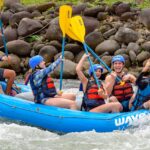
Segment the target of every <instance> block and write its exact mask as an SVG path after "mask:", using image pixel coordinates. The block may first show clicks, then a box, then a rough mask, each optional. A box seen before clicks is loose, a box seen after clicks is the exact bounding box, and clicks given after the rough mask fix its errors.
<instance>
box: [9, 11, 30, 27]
mask: <svg viewBox="0 0 150 150" xmlns="http://www.w3.org/2000/svg"><path fill="white" fill-rule="evenodd" d="M22 18H32V14H30V13H29V12H27V11H22V12H18V13H15V14H13V15H12V17H11V18H10V25H11V26H12V27H15V26H16V24H19V22H20V20H21V19H22Z"/></svg>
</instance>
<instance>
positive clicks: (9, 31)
mask: <svg viewBox="0 0 150 150" xmlns="http://www.w3.org/2000/svg"><path fill="white" fill-rule="evenodd" d="M4 35H5V38H6V41H7V42H9V41H13V40H17V37H18V36H17V30H16V29H13V28H11V27H10V26H8V27H7V28H6V29H5V30H4ZM1 46H3V40H2V35H1V34H0V47H1Z"/></svg>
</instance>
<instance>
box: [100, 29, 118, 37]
mask: <svg viewBox="0 0 150 150" xmlns="http://www.w3.org/2000/svg"><path fill="white" fill-rule="evenodd" d="M116 32H117V30H116V29H115V28H113V29H110V30H108V31H107V32H105V33H104V34H103V36H104V37H105V38H106V39H107V38H109V37H110V36H112V35H114V34H115V33H116Z"/></svg>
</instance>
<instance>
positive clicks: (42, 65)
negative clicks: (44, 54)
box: [39, 61, 46, 69]
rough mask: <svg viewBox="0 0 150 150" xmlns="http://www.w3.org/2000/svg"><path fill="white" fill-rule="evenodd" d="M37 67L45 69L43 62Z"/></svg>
mask: <svg viewBox="0 0 150 150" xmlns="http://www.w3.org/2000/svg"><path fill="white" fill-rule="evenodd" d="M39 66H40V68H42V69H44V68H46V66H45V61H42V62H40V64H39Z"/></svg>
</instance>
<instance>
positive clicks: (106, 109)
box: [90, 102, 123, 113]
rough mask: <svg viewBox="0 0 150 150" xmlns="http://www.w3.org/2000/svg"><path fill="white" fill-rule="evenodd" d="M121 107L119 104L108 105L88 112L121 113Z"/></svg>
mask: <svg viewBox="0 0 150 150" xmlns="http://www.w3.org/2000/svg"><path fill="white" fill-rule="evenodd" d="M122 109H123V108H122V105H121V104H120V103H119V102H114V103H108V104H104V105H101V106H98V107H96V108H93V109H91V110H90V112H107V113H108V112H121V111H122Z"/></svg>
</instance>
